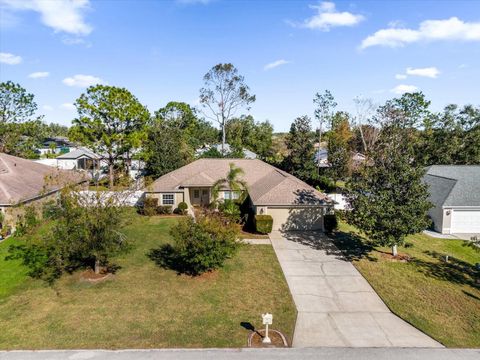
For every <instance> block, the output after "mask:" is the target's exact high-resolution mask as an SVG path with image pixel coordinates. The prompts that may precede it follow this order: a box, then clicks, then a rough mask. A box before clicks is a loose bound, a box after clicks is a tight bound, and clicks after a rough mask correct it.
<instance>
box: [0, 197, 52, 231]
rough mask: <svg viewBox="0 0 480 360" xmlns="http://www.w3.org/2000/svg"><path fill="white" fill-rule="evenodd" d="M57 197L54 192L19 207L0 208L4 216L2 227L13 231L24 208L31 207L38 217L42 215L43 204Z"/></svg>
mask: <svg viewBox="0 0 480 360" xmlns="http://www.w3.org/2000/svg"><path fill="white" fill-rule="evenodd" d="M57 197H58V192H55V193H53V194H49V195H46V196H43V197H41V198H38V199H35V200H32V201H28V202H26V203H23V204H20V205H15V206H4V207H1V208H0V210H1V211H2V212H3V214H4V215H5V218H4V225H9V226H11V227H12V229H13V228H14V227H15V224H16V223H17V221H18V220H19V218H20V217H21V216H22V215H23V213H24V211H25V207H26V206H33V207H34V208H35V210H36V212H37V215H38V216H39V217H40V216H41V214H42V207H43V204H44V203H46V202H48V201H52V200H55V199H57Z"/></svg>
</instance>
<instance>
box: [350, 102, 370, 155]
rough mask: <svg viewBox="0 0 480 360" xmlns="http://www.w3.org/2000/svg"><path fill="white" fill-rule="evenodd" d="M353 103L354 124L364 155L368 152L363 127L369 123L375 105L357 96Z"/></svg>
mask: <svg viewBox="0 0 480 360" xmlns="http://www.w3.org/2000/svg"><path fill="white" fill-rule="evenodd" d="M353 102H354V103H355V110H356V114H355V123H356V125H357V126H358V130H359V131H360V137H361V138H362V144H363V151H364V153H365V154H366V153H367V151H368V146H367V141H366V140H365V134H364V132H363V125H364V124H365V123H367V122H368V121H369V119H370V118H371V116H372V115H373V112H374V111H375V104H374V103H373V101H372V99H369V98H364V97H361V96H357V97H355V98H354V99H353Z"/></svg>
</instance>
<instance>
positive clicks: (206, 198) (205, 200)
mask: <svg viewBox="0 0 480 360" xmlns="http://www.w3.org/2000/svg"><path fill="white" fill-rule="evenodd" d="M200 204H202V205H205V206H206V205H208V204H210V191H209V190H208V189H202V197H201V199H200Z"/></svg>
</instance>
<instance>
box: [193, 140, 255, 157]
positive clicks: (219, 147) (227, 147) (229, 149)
mask: <svg viewBox="0 0 480 360" xmlns="http://www.w3.org/2000/svg"><path fill="white" fill-rule="evenodd" d="M212 148H213V149H216V150H217V151H218V152H219V153H222V144H214V145H205V146H204V147H202V148H200V149H198V150H197V151H196V152H195V155H196V156H197V157H200V156H202V155H203V153H205V152H206V151H208V150H210V149H212ZM233 150H234V149H233V147H232V146H230V144H227V143H225V146H224V148H223V155H228V154H230V153H231V152H232V151H233ZM242 150H243V156H244V158H245V159H256V158H258V155H257V154H255V153H254V152H253V151H250V150H248V149H246V148H243V149H242Z"/></svg>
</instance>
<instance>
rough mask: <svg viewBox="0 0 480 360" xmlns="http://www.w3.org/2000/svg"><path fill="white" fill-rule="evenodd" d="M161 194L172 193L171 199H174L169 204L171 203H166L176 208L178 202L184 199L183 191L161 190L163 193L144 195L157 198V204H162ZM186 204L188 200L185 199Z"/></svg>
mask: <svg viewBox="0 0 480 360" xmlns="http://www.w3.org/2000/svg"><path fill="white" fill-rule="evenodd" d="M163 194H173V195H174V196H173V201H174V204H173V205H171V204H168V205H170V206H173V208H174V209H175V208H177V207H178V204H180V203H181V202H182V201H185V200H184V193H183V192H163V193H147V194H146V195H145V196H146V197H150V198H156V199H158V205H161V206H163V205H164V204H163V203H162V195H163ZM185 202H186V203H187V204H189V202H187V201H185Z"/></svg>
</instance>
